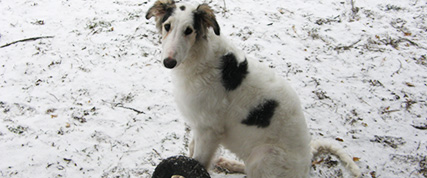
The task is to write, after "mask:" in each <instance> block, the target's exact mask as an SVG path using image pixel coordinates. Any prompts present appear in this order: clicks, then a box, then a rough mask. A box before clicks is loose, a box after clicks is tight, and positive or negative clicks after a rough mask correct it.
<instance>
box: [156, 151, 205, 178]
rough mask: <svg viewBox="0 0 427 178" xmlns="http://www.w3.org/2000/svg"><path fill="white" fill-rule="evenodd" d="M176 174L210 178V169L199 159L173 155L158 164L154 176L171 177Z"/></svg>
mask: <svg viewBox="0 0 427 178" xmlns="http://www.w3.org/2000/svg"><path fill="white" fill-rule="evenodd" d="M174 175H179V176H182V177H185V178H210V175H209V173H208V171H206V169H205V168H204V167H203V166H202V165H201V164H200V163H199V162H198V161H196V160H194V159H192V158H189V157H186V156H173V157H169V158H167V159H165V160H163V161H162V162H160V164H159V165H157V167H156V169H155V170H154V173H153V177H152V178H171V177H172V176H174Z"/></svg>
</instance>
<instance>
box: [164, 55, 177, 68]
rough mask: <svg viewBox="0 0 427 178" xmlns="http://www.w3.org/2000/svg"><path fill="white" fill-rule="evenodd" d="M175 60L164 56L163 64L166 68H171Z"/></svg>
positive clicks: (174, 64)
mask: <svg viewBox="0 0 427 178" xmlns="http://www.w3.org/2000/svg"><path fill="white" fill-rule="evenodd" d="M176 63H177V62H176V60H175V59H172V58H166V59H164V60H163V65H165V67H166V68H168V69H173V68H174V67H175V66H176Z"/></svg>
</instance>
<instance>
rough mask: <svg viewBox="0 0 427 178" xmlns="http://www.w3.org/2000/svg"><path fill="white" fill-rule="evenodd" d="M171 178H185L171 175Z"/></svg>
mask: <svg viewBox="0 0 427 178" xmlns="http://www.w3.org/2000/svg"><path fill="white" fill-rule="evenodd" d="M171 178H185V177H184V176H180V175H173V176H172V177H171Z"/></svg>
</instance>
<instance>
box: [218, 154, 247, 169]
mask: <svg viewBox="0 0 427 178" xmlns="http://www.w3.org/2000/svg"><path fill="white" fill-rule="evenodd" d="M215 170H216V171H217V172H225V173H244V172H245V165H244V164H243V163H240V162H237V161H234V160H229V159H226V158H224V157H220V158H218V159H217V160H216V162H215Z"/></svg>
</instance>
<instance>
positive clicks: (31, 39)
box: [0, 36, 55, 48]
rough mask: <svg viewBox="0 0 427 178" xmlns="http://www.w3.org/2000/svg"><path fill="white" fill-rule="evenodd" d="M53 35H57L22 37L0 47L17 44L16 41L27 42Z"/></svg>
mask: <svg viewBox="0 0 427 178" xmlns="http://www.w3.org/2000/svg"><path fill="white" fill-rule="evenodd" d="M53 37H55V36H39V37H33V38H25V39H22V40H18V41H14V42H11V43H7V44H5V45H3V46H0V48H4V47H8V46H10V45H13V44H16V43H21V42H27V41H35V40H39V39H43V38H53Z"/></svg>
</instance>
